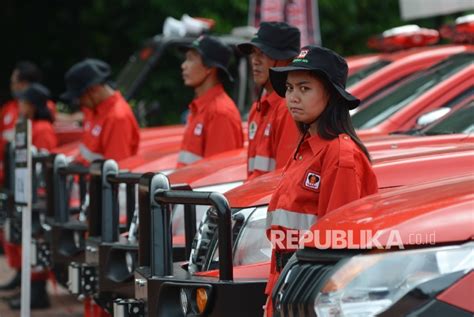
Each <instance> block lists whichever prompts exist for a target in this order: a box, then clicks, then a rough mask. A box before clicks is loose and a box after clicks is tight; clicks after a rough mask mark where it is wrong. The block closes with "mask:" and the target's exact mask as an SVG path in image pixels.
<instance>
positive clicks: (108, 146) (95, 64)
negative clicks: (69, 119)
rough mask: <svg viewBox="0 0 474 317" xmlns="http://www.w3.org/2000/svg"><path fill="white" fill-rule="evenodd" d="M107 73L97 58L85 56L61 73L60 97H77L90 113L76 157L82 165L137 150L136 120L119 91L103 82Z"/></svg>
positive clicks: (130, 153)
mask: <svg viewBox="0 0 474 317" xmlns="http://www.w3.org/2000/svg"><path fill="white" fill-rule="evenodd" d="M109 76H110V66H109V65H108V64H107V63H105V62H103V61H101V60H97V59H85V60H83V61H81V62H79V63H77V64H75V65H74V66H72V67H71V69H69V71H68V72H67V73H66V75H65V81H66V87H67V91H66V92H65V93H64V94H62V95H61V98H62V99H64V100H68V101H70V102H73V101H77V100H78V101H79V104H80V106H81V107H83V108H86V109H89V110H90V113H91V115H90V118H89V120H88V123H87V124H85V125H84V134H83V136H82V140H81V141H82V142H81V144H80V149H79V150H80V155H79V156H78V157H77V158H76V161H77V162H79V163H81V164H84V165H86V166H87V165H89V164H90V163H91V162H92V161H94V160H96V159H103V158H106V159H114V160H117V161H119V160H122V159H125V158H127V157H130V156H132V155H135V154H136V153H137V151H138V145H139V142H140V134H139V128H138V123H137V121H136V119H135V116H134V114H133V112H132V110H131V108H130V106H129V104H128V103H127V101H125V99H124V98H123V97H122V95H121V94H120V92H119V91H116V90H114V89H113V88H112V87H111V86H110V85H108V84H107V80H108V78H109Z"/></svg>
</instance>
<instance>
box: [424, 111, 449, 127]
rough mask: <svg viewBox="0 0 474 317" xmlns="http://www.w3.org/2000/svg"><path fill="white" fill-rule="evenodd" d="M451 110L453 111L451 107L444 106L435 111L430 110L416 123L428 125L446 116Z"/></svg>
mask: <svg viewBox="0 0 474 317" xmlns="http://www.w3.org/2000/svg"><path fill="white" fill-rule="evenodd" d="M450 111H451V108H448V107H442V108H438V109H435V110H433V111H429V112H427V113H424V114H422V115H421V116H420V117H419V118H418V120H417V121H416V124H417V126H418V127H424V126H427V125H428V124H430V123H433V122H435V121H436V120H438V119H440V118H442V117H444V116H445V115H447V114H448V113H449V112H450Z"/></svg>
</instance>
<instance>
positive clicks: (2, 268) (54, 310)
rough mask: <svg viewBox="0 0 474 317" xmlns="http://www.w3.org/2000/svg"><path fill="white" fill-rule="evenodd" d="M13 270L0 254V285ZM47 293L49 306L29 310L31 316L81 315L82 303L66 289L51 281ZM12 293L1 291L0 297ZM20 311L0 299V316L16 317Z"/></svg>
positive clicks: (79, 316) (76, 316) (74, 316)
mask: <svg viewBox="0 0 474 317" xmlns="http://www.w3.org/2000/svg"><path fill="white" fill-rule="evenodd" d="M14 273H15V272H14V271H13V270H11V269H10V267H9V266H8V264H7V263H6V260H5V257H4V256H3V255H1V256H0V285H2V284H4V283H6V282H7V281H9V280H10V278H11V277H12V276H13V275H14ZM48 293H49V294H50V300H51V308H48V309H38V310H32V311H31V317H64V316H71V317H82V316H83V303H82V302H80V301H79V300H77V298H76V297H75V296H71V295H69V293H68V291H67V290H66V289H64V288H63V287H61V286H60V285H57V286H56V287H54V286H53V285H52V283H51V282H49V283H48ZM10 294H12V292H1V291H0V298H1V297H5V296H8V295H10ZM17 316H20V311H12V310H10V309H9V307H8V305H7V303H6V302H5V301H4V300H0V317H17Z"/></svg>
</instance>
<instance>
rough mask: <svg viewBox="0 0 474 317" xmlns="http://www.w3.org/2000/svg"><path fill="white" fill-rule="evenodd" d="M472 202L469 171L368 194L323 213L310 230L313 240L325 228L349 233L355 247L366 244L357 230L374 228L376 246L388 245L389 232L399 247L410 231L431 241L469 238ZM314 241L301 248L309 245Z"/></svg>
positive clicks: (473, 181)
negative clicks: (394, 236)
mask: <svg viewBox="0 0 474 317" xmlns="http://www.w3.org/2000/svg"><path fill="white" fill-rule="evenodd" d="M473 200H474V175H473V174H472V173H470V174H469V175H465V176H461V177H457V178H450V179H444V180H438V181H435V182H431V183H424V184H419V185H413V186H407V187H403V188H399V189H395V190H392V191H389V192H384V193H379V194H376V195H371V196H368V197H366V198H363V199H361V200H358V201H355V202H353V203H351V204H348V205H346V206H344V207H341V208H339V209H337V210H334V211H333V212H331V213H329V214H327V215H326V216H324V217H322V218H321V219H319V220H318V222H317V223H316V224H315V225H314V226H313V227H312V228H311V229H312V230H313V233H314V234H315V237H316V239H321V238H324V237H325V236H326V234H327V233H328V230H343V231H345V232H346V234H348V233H349V232H352V233H351V234H352V235H353V237H354V239H353V242H354V244H359V245H361V247H366V246H367V244H366V243H364V241H363V240H364V239H360V238H361V236H359V234H358V233H359V232H361V233H363V234H362V235H364V234H365V232H368V231H370V232H372V233H373V234H374V235H375V233H377V232H378V234H379V238H378V241H379V242H380V243H381V245H382V246H389V245H390V244H392V245H393V240H392V241H391V240H390V239H393V237H392V238H390V235H391V234H393V232H394V230H396V231H397V232H398V233H399V234H400V237H401V242H402V243H403V244H404V245H405V246H406V245H410V244H415V241H414V239H413V235H415V234H416V235H417V236H419V237H422V238H424V239H428V237H432V239H433V240H434V241H430V243H431V242H432V244H442V243H452V242H460V241H467V240H471V239H473V238H474V218H473V217H472V211H473ZM315 230H317V231H315ZM430 239H431V238H430ZM315 241H317V240H313V241H310V242H308V243H306V246H308V247H311V246H313V247H314V245H315V243H314V242H315ZM320 241H323V240H320ZM425 243H428V240H426V241H425ZM333 247H335V246H334V245H333Z"/></svg>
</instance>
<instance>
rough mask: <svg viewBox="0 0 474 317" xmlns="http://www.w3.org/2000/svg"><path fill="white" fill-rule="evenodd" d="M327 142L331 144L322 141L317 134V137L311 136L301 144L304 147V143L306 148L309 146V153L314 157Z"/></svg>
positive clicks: (324, 140)
mask: <svg viewBox="0 0 474 317" xmlns="http://www.w3.org/2000/svg"><path fill="white" fill-rule="evenodd" d="M329 142H331V140H326V139H323V138H321V137H320V136H319V134H317V135H312V136H310V137H308V138H307V139H306V140H305V141H304V142H303V144H302V146H303V145H305V143H306V146H309V147H310V148H311V152H313V155H316V154H318V153H319V152H320V151H321V150H322V149H323V148H324V147H325V146H326V145H327V144H328V143H329Z"/></svg>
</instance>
